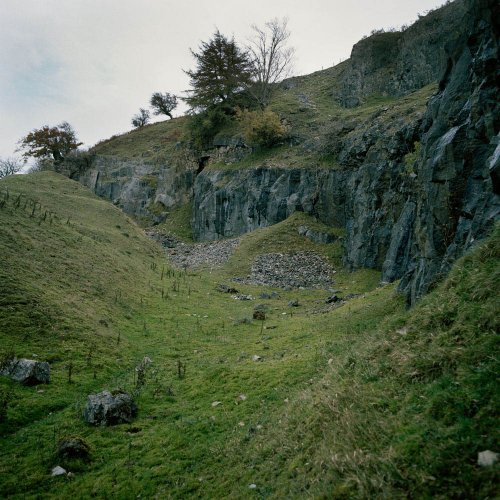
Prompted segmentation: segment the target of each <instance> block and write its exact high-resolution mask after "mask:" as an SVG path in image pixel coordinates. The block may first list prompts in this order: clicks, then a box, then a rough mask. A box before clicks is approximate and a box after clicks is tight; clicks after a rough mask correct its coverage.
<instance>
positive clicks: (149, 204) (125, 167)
mask: <svg viewBox="0 0 500 500" xmlns="http://www.w3.org/2000/svg"><path fill="white" fill-rule="evenodd" d="M195 173H196V168H195V164H194V163H193V164H191V163H190V162H188V161H185V162H183V163H178V162H177V161H172V162H171V163H169V164H164V165H161V166H158V165H157V164H152V163H148V162H145V161H138V160H135V161H129V160H126V161H124V160H122V159H120V158H118V157H106V156H98V157H97V158H96V160H95V161H94V164H93V167H92V169H91V170H89V171H87V172H86V173H85V174H84V175H83V176H82V177H81V178H80V182H82V183H83V184H85V185H86V186H87V187H89V188H90V189H91V190H92V191H94V192H95V193H96V194H97V195H98V196H101V197H102V198H105V199H108V200H110V201H111V202H112V203H113V204H115V205H117V206H118V207H120V208H121V209H122V210H123V211H124V212H125V213H127V214H129V215H132V216H134V217H136V218H138V219H141V218H146V219H148V220H151V221H152V222H161V221H162V220H163V219H164V217H165V211H166V210H169V209H171V208H173V207H176V206H179V205H183V204H185V203H188V202H189V201H190V199H191V190H192V185H193V182H194V178H195Z"/></svg>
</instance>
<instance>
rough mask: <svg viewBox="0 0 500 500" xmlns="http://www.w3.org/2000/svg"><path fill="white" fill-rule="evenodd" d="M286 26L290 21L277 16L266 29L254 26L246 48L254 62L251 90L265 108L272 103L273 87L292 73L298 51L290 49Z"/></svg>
mask: <svg viewBox="0 0 500 500" xmlns="http://www.w3.org/2000/svg"><path fill="white" fill-rule="evenodd" d="M287 24H288V19H286V18H283V19H281V20H280V19H278V18H276V17H275V18H274V19H271V21H268V22H267V23H266V24H265V27H264V28H259V27H258V26H256V25H253V26H252V29H253V31H254V36H253V38H252V39H251V41H250V43H249V45H248V46H247V50H248V52H249V54H250V55H251V58H252V62H253V77H254V84H253V85H252V87H251V89H250V91H251V93H252V94H253V96H254V97H255V99H257V101H258V103H259V105H260V106H261V107H262V108H265V107H266V106H267V105H268V104H269V99H270V97H271V92H272V85H273V84H274V83H276V82H278V81H280V80H283V79H284V78H286V77H287V76H290V73H291V70H292V61H293V55H294V53H295V49H294V48H293V47H287V42H288V39H289V38H290V31H288V28H287Z"/></svg>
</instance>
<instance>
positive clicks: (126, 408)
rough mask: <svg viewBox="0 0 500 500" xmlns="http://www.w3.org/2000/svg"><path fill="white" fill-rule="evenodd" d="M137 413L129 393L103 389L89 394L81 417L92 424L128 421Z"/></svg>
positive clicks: (112, 423) (102, 424) (104, 424)
mask: <svg viewBox="0 0 500 500" xmlns="http://www.w3.org/2000/svg"><path fill="white" fill-rule="evenodd" d="M136 414H137V406H136V404H135V403H134V400H133V399H132V396H130V394H127V393H126V392H122V391H114V392H113V393H111V392H109V391H103V392H100V393H98V394H90V395H89V397H88V398H87V405H86V406H85V410H84V411H83V418H84V419H85V421H86V422H88V423H89V424H92V425H101V426H108V425H115V424H123V423H129V422H131V421H132V419H133V418H134V417H135V415H136Z"/></svg>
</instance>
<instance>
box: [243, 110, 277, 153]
mask: <svg viewBox="0 0 500 500" xmlns="http://www.w3.org/2000/svg"><path fill="white" fill-rule="evenodd" d="M237 117H238V120H239V121H240V123H241V124H242V127H243V134H244V136H245V139H246V141H247V143H248V144H249V145H250V146H260V147H267V148H269V147H272V146H275V145H276V144H278V143H280V142H281V141H283V139H284V138H285V137H286V135H287V128H286V126H285V125H284V124H283V123H282V122H281V120H280V117H279V116H278V115H277V114H276V113H274V112H273V111H271V110H269V109H265V110H263V111H261V110H257V111H249V110H247V109H245V110H243V111H241V110H239V111H238V112H237Z"/></svg>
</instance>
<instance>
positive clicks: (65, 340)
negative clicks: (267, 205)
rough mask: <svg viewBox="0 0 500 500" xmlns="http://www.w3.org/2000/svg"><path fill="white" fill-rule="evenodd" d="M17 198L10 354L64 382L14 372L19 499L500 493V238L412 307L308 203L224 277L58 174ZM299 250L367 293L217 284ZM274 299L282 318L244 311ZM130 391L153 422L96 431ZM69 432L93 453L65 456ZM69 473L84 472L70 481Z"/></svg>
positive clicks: (1, 191) (4, 383)
mask: <svg viewBox="0 0 500 500" xmlns="http://www.w3.org/2000/svg"><path fill="white" fill-rule="evenodd" d="M7 192H8V195H7ZM20 195H22V196H20ZM35 202H36V203H35ZM0 207H1V208H0V228H1V231H0V250H1V252H2V263H1V265H0V278H1V279H0V332H1V335H2V345H1V347H0V349H1V352H2V355H3V356H5V355H6V354H8V353H9V352H12V351H14V353H15V354H16V355H17V356H19V357H21V356H22V357H29V358H33V357H34V356H35V355H36V356H37V358H38V359H41V360H48V361H49V362H50V364H51V374H52V381H51V384H50V385H47V386H42V387H40V386H38V387H35V388H33V387H22V386H19V385H17V384H15V383H14V382H11V381H10V380H8V379H6V378H1V379H0V394H1V397H2V401H8V405H7V418H6V420H4V421H3V422H1V423H0V448H1V450H2V453H1V454H0V496H1V497H9V498H36V497H40V496H43V497H44V498H68V497H71V496H74V497H76V498H87V497H90V496H97V497H104V498H110V497H116V498H137V497H138V496H139V495H140V496H141V497H142V498H154V497H160V498H164V497H166V498H170V497H174V498H187V497H200V496H201V497H208V498H221V497H228V496H231V497H237V498H246V497H274V498H281V497H283V496H287V497H296V498H302V497H304V496H310V497H332V496H334V497H377V496H379V497H398V496H400V497H407V496H417V497H419V496H420V497H422V496H431V495H441V496H462V497H482V498H485V497H487V496H488V495H489V496H493V495H494V485H495V483H494V481H495V474H496V473H497V472H498V468H497V466H496V467H494V468H488V469H482V468H479V467H478V466H477V465H475V460H476V457H477V452H478V451H482V450H484V449H491V450H498V435H497V434H496V426H495V418H496V417H497V416H498V415H497V414H496V413H495V412H496V411H497V409H498V399H497V393H496V392H495V389H496V386H495V382H496V381H495V375H494V374H495V373H498V364H497V360H496V357H495V356H494V355H493V353H494V352H495V347H497V346H496V342H497V340H498V338H497V336H496V332H497V331H498V319H497V314H496V312H497V310H498V303H497V293H496V292H497V290H498V282H499V277H498V269H499V267H498V257H499V255H498V248H499V240H500V234H499V231H497V232H496V233H495V236H494V237H493V238H492V239H491V240H490V241H489V242H487V243H484V244H482V245H480V246H478V247H477V249H476V250H475V252H474V253H472V254H471V255H469V256H467V257H465V258H464V259H462V260H461V261H460V262H459V263H458V264H457V265H456V266H455V268H454V271H453V273H452V274H451V276H450V278H449V279H448V280H447V281H446V283H444V284H443V285H442V286H441V287H440V288H439V289H437V290H436V291H435V292H433V293H432V294H431V295H430V296H429V297H428V298H426V299H425V300H424V301H422V303H421V304H420V305H419V306H417V308H415V309H414V310H412V311H409V312H408V311H406V310H405V307H404V304H403V300H402V299H401V298H400V297H398V296H396V295H395V294H394V286H393V285H389V286H383V287H379V288H376V282H377V278H378V277H377V276H376V275H375V274H374V273H373V272H371V271H370V272H365V271H360V272H358V273H356V274H348V273H345V272H343V271H341V270H340V269H338V266H339V261H338V256H339V247H338V245H340V243H335V244H333V245H317V244H313V243H311V242H309V240H307V239H305V238H300V237H299V236H298V234H297V226H298V225H299V224H301V223H304V222H307V223H308V224H311V225H313V224H314V222H312V221H310V220H305V219H301V217H303V214H298V215H295V216H294V217H292V218H291V219H289V220H288V221H285V222H283V223H281V224H278V225H276V226H274V227H271V228H266V229H263V230H259V231H256V232H254V233H251V234H249V235H246V236H245V237H243V238H242V243H241V245H240V247H239V249H238V251H237V252H236V253H235V255H234V256H233V258H232V259H231V260H230V261H229V262H228V264H227V265H226V266H225V267H224V268H222V269H209V268H207V269H201V270H197V271H189V270H188V271H179V270H173V269H171V268H170V267H169V266H168V263H167V262H166V261H165V259H164V258H163V256H162V254H161V252H160V250H159V249H158V247H156V246H155V245H154V244H153V243H152V242H150V241H149V240H148V239H147V238H146V237H145V236H144V235H143V233H142V231H141V230H140V229H139V228H138V227H137V226H136V225H135V224H134V223H133V222H132V221H130V220H129V219H128V218H127V217H126V216H124V215H123V214H122V213H121V212H120V211H118V210H117V209H116V208H115V207H113V206H112V205H110V204H108V203H106V202H104V201H102V200H99V199H97V198H96V197H94V196H93V195H91V194H89V193H88V192H87V191H86V190H85V189H84V188H82V187H81V186H80V185H79V184H77V183H75V182H73V181H70V180H68V179H65V178H63V177H61V176H58V175H56V174H50V173H43V174H37V175H29V176H14V177H10V178H7V179H4V180H2V181H0ZM284 247H286V248H293V249H297V250H300V249H307V250H315V251H317V252H319V253H321V254H323V255H324V256H325V257H326V258H328V259H329V260H330V262H331V263H332V264H333V265H334V266H335V267H336V268H337V269H338V273H337V274H336V275H335V278H336V284H338V285H339V286H341V287H342V289H343V290H345V293H346V294H347V293H352V292H356V293H362V295H360V296H358V297H356V298H353V299H352V300H350V301H348V302H346V303H345V304H344V305H343V306H341V307H338V308H335V309H332V310H329V311H327V310H326V308H325V307H323V306H324V299H325V298H326V296H327V295H328V292H326V291H318V290H292V291H288V292H284V291H280V295H281V297H280V298H279V299H274V300H256V301H239V300H234V299H233V298H232V297H231V295H230V294H223V293H219V292H217V291H216V290H215V287H216V285H217V284H218V283H220V282H228V281H227V280H228V279H229V278H230V277H231V276H234V275H235V274H236V273H238V274H240V275H241V274H245V273H246V272H248V269H249V267H250V265H251V262H252V259H253V257H254V256H256V255H258V254H259V253H263V252H269V251H276V250H279V249H281V248H284ZM237 287H238V289H239V290H240V291H241V292H242V293H244V294H251V295H253V296H258V295H259V294H260V293H261V292H262V291H270V290H269V289H268V288H267V287H257V286H250V285H240V284H237ZM292 298H298V299H299V301H300V303H301V304H302V306H301V307H298V308H290V307H289V306H288V301H289V300H290V299H292ZM258 302H266V304H267V305H268V312H267V318H266V321H265V322H264V323H262V322H260V321H249V322H248V321H242V320H244V319H245V318H251V316H252V311H253V307H254V305H255V304H256V303H258ZM253 355H258V356H260V357H261V360H260V361H253V359H252V357H253ZM144 356H149V357H150V358H151V359H152V364H151V367H150V369H149V371H148V373H147V377H146V383H145V385H144V386H142V387H137V385H136V383H135V375H134V372H135V367H136V366H137V365H138V364H139V363H140V361H141V360H142V359H143V357H144ZM179 363H182V364H183V365H184V366H185V367H186V372H185V375H184V376H180V377H179V374H178V366H179ZM70 366H71V367H72V370H71V372H72V374H71V380H69V367H70ZM115 388H123V389H126V390H128V391H131V392H133V393H134V395H135V398H136V401H137V404H138V407H139V414H138V417H137V419H136V420H135V421H134V422H133V423H132V424H131V425H118V426H115V427H110V428H94V427H90V426H88V425H87V424H85V422H84V421H83V419H82V409H83V405H84V404H85V400H86V396H87V394H89V393H90V392H97V391H100V390H103V389H115ZM242 395H243V396H244V397H242ZM215 403H217V404H215ZM69 435H78V436H80V437H82V438H83V439H85V441H86V442H87V443H88V444H89V446H90V448H91V460H90V461H89V462H81V461H70V462H64V461H62V460H61V459H59V458H58V457H57V456H56V444H57V442H58V440H59V439H60V438H62V437H64V436H69ZM55 465H62V466H64V467H66V468H67V470H69V471H71V472H73V473H74V476H73V477H71V478H68V477H58V478H52V477H51V476H50V470H51V468H52V467H53V466H55ZM250 485H255V488H254V487H253V486H252V487H250Z"/></svg>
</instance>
